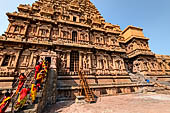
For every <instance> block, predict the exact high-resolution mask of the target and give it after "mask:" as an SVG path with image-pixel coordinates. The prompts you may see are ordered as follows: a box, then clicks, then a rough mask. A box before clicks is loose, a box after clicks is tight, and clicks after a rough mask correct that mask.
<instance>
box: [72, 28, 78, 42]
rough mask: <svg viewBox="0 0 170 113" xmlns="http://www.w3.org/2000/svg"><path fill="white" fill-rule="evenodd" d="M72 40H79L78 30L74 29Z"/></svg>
mask: <svg viewBox="0 0 170 113" xmlns="http://www.w3.org/2000/svg"><path fill="white" fill-rule="evenodd" d="M72 41H75V42H76V41H77V32H76V31H73V32H72Z"/></svg>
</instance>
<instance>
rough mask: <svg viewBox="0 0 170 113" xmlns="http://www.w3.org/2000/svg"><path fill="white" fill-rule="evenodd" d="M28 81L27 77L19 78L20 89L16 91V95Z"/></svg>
mask: <svg viewBox="0 0 170 113" xmlns="http://www.w3.org/2000/svg"><path fill="white" fill-rule="evenodd" d="M25 80H26V76H25V75H20V76H19V83H18V88H17V90H16V94H18V92H19V91H20V89H21V88H22V86H23V85H24V83H25Z"/></svg>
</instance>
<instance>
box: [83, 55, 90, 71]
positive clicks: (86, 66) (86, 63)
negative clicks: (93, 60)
mask: <svg viewBox="0 0 170 113" xmlns="http://www.w3.org/2000/svg"><path fill="white" fill-rule="evenodd" d="M83 68H84V69H88V68H89V59H88V55H84V57H83Z"/></svg>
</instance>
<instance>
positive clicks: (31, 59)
mask: <svg viewBox="0 0 170 113" xmlns="http://www.w3.org/2000/svg"><path fill="white" fill-rule="evenodd" d="M33 58H34V53H33V52H32V53H31V58H30V61H29V65H28V67H31V64H32V62H33Z"/></svg>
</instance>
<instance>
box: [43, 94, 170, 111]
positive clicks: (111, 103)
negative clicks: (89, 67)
mask: <svg viewBox="0 0 170 113" xmlns="http://www.w3.org/2000/svg"><path fill="white" fill-rule="evenodd" d="M45 113H170V95H165V94H156V93H152V94H129V95H118V96H106V97H100V98H98V100H97V102H96V103H94V104H76V103H74V102H73V101H72V102H71V101H62V102H58V103H56V105H52V106H49V107H48V109H47V111H45Z"/></svg>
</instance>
